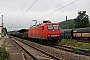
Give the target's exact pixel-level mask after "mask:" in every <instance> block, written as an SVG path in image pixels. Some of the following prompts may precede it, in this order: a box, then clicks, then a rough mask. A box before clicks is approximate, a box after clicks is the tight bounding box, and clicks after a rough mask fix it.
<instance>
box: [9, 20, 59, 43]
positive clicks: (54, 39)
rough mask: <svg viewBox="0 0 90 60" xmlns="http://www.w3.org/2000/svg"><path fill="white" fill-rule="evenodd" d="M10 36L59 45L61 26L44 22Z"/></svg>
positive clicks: (12, 33)
mask: <svg viewBox="0 0 90 60" xmlns="http://www.w3.org/2000/svg"><path fill="white" fill-rule="evenodd" d="M10 35H14V36H18V37H21V38H33V40H35V41H40V42H43V43H45V42H48V43H58V41H61V31H60V26H59V24H58V23H52V22H50V21H43V23H42V24H38V25H36V26H33V27H30V28H29V29H21V30H18V31H16V32H15V31H13V32H11V33H10Z"/></svg>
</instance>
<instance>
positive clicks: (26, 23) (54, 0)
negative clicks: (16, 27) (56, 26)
mask: <svg viewBox="0 0 90 60" xmlns="http://www.w3.org/2000/svg"><path fill="white" fill-rule="evenodd" d="M54 1H55V0H52V1H51V2H50V3H49V4H48V5H46V6H45V7H44V8H42V9H41V10H40V12H39V13H38V15H39V14H40V13H41V12H42V11H43V10H44V9H45V8H47V7H48V6H49V5H50V4H52V3H53V2H54ZM28 24H29V23H26V25H28Z"/></svg>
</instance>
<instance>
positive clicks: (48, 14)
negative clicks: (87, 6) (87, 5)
mask: <svg viewBox="0 0 90 60" xmlns="http://www.w3.org/2000/svg"><path fill="white" fill-rule="evenodd" d="M77 1H79V0H75V1H74V2H71V3H69V4H67V5H65V6H63V7H61V8H59V9H56V10H54V11H52V12H50V13H48V14H46V15H44V16H42V17H40V18H43V17H46V16H48V15H50V14H53V13H54V12H56V11H58V10H61V9H63V8H65V7H67V6H69V5H72V4H73V3H75V2H77ZM27 11H28V10H27ZM27 11H26V12H27ZM26 12H25V13H26ZM25 13H24V14H25ZM24 14H23V15H24ZM23 15H22V16H23ZM40 18H38V19H40Z"/></svg>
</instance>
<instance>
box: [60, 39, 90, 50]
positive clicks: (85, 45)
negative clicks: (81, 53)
mask: <svg viewBox="0 0 90 60" xmlns="http://www.w3.org/2000/svg"><path fill="white" fill-rule="evenodd" d="M60 44H61V45H68V46H73V47H76V48H81V49H88V50H90V43H84V42H78V41H76V40H67V39H62V40H61V43H60Z"/></svg>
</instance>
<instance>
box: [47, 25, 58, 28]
mask: <svg viewBox="0 0 90 60" xmlns="http://www.w3.org/2000/svg"><path fill="white" fill-rule="evenodd" d="M47 27H48V29H59V27H58V25H47Z"/></svg>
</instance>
